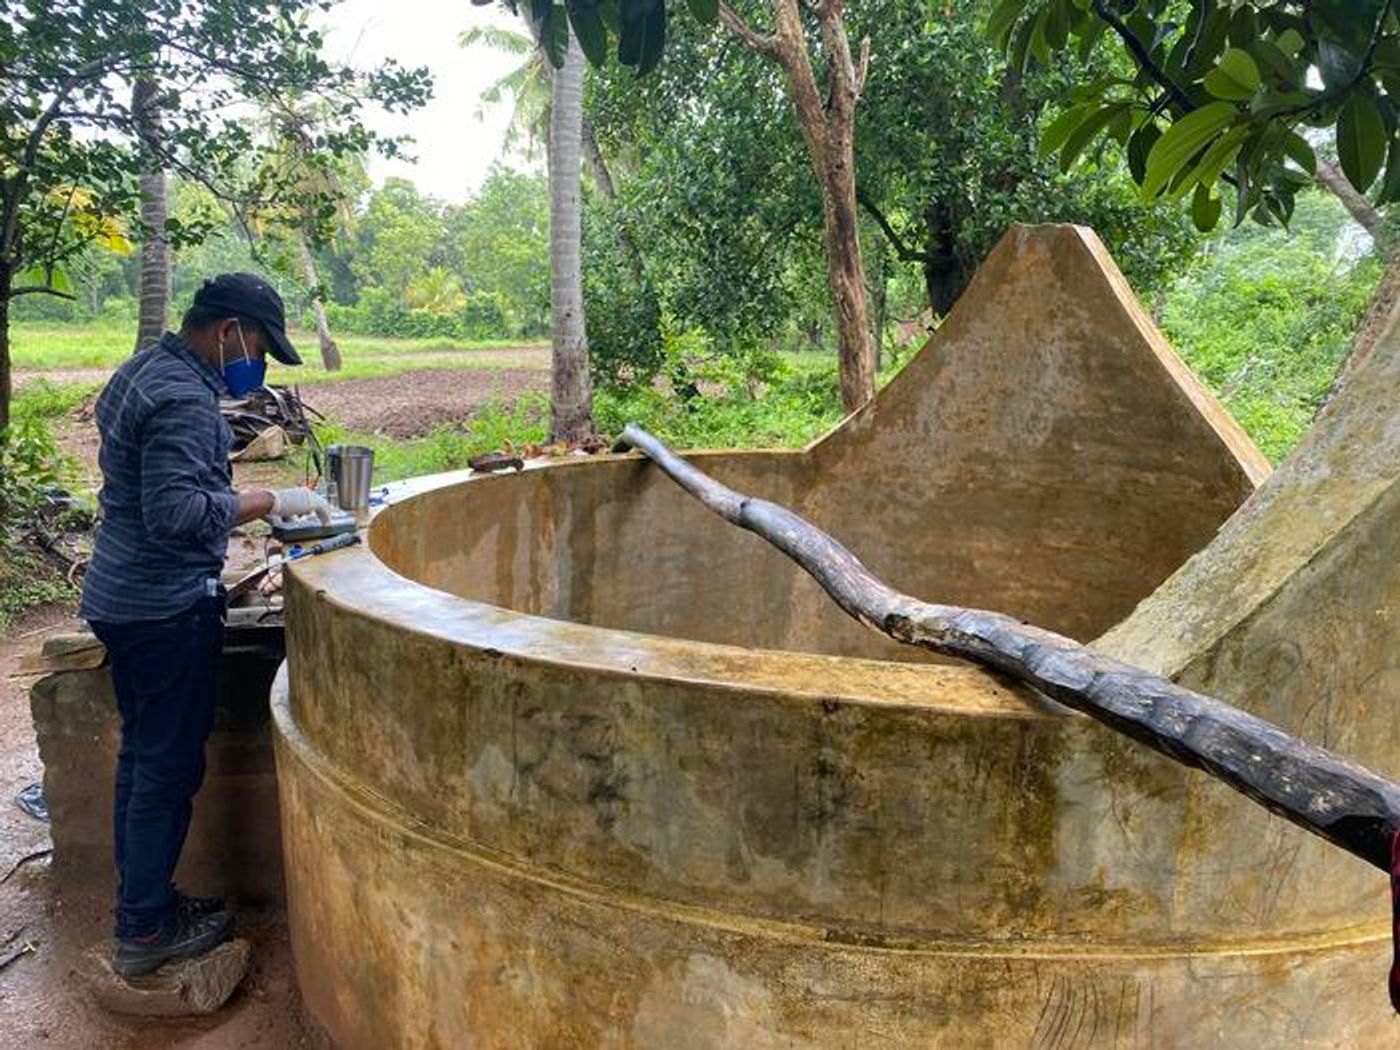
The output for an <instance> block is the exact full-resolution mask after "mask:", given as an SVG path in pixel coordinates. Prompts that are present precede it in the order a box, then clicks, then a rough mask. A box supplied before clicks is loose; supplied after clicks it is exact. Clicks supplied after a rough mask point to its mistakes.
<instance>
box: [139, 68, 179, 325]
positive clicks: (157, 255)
mask: <svg viewBox="0 0 1400 1050" xmlns="http://www.w3.org/2000/svg"><path fill="white" fill-rule="evenodd" d="M155 91H156V86H155V83H154V82H152V81H150V80H138V81H137V82H136V83H135V85H133V87H132V89H131V111H132V113H133V114H135V117H136V128H137V134H138V135H139V136H140V140H141V174H140V178H139V180H138V184H139V187H140V191H141V227H142V230H143V231H144V232H143V234H142V237H141V292H140V312H139V314H138V316H137V321H136V347H135V349H137V350H140V349H142V348H143V347H146V346H149V345H151V344H152V343H155V342H157V341H159V339H160V337H161V336H162V335H163V334H164V333H165V326H166V322H167V320H168V319H169V314H170V242H169V240H168V239H167V238H166V234H165V226H166V219H167V218H168V216H169V205H168V202H167V199H166V182H165V173H164V172H163V171H161V169H160V165H159V161H158V160H157V157H156V153H155V149H154V143H155V141H156V136H157V135H158V134H159V130H160V128H159V124H158V123H157V119H156V110H155V103H154V99H155Z"/></svg>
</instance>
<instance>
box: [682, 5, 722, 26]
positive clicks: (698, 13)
mask: <svg viewBox="0 0 1400 1050" xmlns="http://www.w3.org/2000/svg"><path fill="white" fill-rule="evenodd" d="M686 2H687V3H688V4H689V5H690V13H691V14H692V15H694V16H695V17H696V19H697V20H698V21H699V22H701V23H702V24H704V25H707V26H708V25H713V24H714V23H715V22H716V21H717V20H718V19H719V0H686Z"/></svg>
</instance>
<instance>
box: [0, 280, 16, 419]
mask: <svg viewBox="0 0 1400 1050" xmlns="http://www.w3.org/2000/svg"><path fill="white" fill-rule="evenodd" d="M13 284H14V270H13V268H12V267H11V266H10V264H9V263H8V262H6V261H4V260H3V259H0V434H3V433H4V432H5V428H6V427H8V426H9V425H10V288H11V287H12V286H13Z"/></svg>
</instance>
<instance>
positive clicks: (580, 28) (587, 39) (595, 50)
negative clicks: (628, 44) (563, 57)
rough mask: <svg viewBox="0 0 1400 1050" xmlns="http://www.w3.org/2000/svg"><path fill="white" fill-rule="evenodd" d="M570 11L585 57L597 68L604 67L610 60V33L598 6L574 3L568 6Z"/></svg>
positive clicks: (575, 34) (571, 20) (575, 33)
mask: <svg viewBox="0 0 1400 1050" xmlns="http://www.w3.org/2000/svg"><path fill="white" fill-rule="evenodd" d="M568 11H569V21H570V22H571V23H572V24H573V27H574V36H576V37H577V38H578V46H579V47H580V48H581V49H582V50H583V54H584V57H585V58H587V59H588V61H590V62H592V63H593V64H594V65H595V66H601V65H603V64H604V63H605V62H607V60H608V31H607V28H606V27H605V26H604V25H603V18H602V15H601V13H600V12H599V11H598V7H597V5H596V4H594V3H578V2H574V3H570V4H569V5H568Z"/></svg>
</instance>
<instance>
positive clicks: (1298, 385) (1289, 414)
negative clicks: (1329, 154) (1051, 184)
mask: <svg viewBox="0 0 1400 1050" xmlns="http://www.w3.org/2000/svg"><path fill="white" fill-rule="evenodd" d="M1344 223H1345V214H1344V213H1341V206H1340V205H1339V204H1337V203H1336V202H1335V201H1333V200H1332V199H1331V198H1330V197H1322V196H1321V195H1318V194H1308V195H1304V196H1300V197H1299V199H1298V210H1297V214H1296V215H1295V219H1294V223H1293V231H1292V232H1291V233H1289V232H1285V231H1283V230H1279V229H1263V228H1258V227H1244V228H1242V229H1240V230H1238V231H1235V232H1234V233H1232V234H1231V235H1229V236H1227V237H1226V238H1224V239H1223V240H1222V241H1221V242H1220V243H1219V245H1218V247H1217V248H1216V249H1215V250H1214V251H1213V252H1211V253H1210V254H1209V255H1207V256H1206V257H1205V259H1204V260H1203V261H1202V262H1200V263H1199V264H1198V265H1197V266H1196V267H1195V268H1194V269H1193V270H1192V271H1191V272H1190V273H1189V274H1187V276H1186V277H1184V278H1182V279H1181V280H1180V281H1179V282H1177V284H1176V285H1175V286H1174V287H1173V289H1172V290H1171V292H1170V293H1169V294H1168V295H1167V296H1166V298H1165V300H1164V301H1163V304H1162V328H1163V330H1164V331H1165V332H1166V334H1167V335H1168V337H1169V338H1170V339H1171V341H1172V343H1173V345H1174V346H1175V347H1176V348H1177V349H1178V350H1179V351H1180V352H1181V354H1182V356H1183V357H1184V358H1185V359H1186V360H1187V362H1188V363H1189V364H1190V365H1191V367H1192V368H1193V369H1195V371H1196V372H1197V373H1198V374H1199V375H1200V376H1201V377H1202V378H1204V379H1205V381H1206V382H1207V383H1208V384H1209V385H1210V386H1211V387H1212V388H1213V389H1214V390H1215V391H1216V393H1217V394H1218V395H1219V396H1220V398H1221V400H1222V401H1224V402H1225V405H1226V407H1228V408H1229V409H1230V411H1231V413H1232V414H1233V415H1234V416H1235V418H1236V419H1238V420H1239V422H1240V424H1241V425H1242V426H1243V427H1244V428H1245V430H1246V431H1247V432H1248V433H1249V435H1250V437H1252V438H1253V439H1254V442H1255V444H1257V445H1258V446H1259V448H1260V450H1261V451H1262V452H1263V453H1264V454H1265V455H1266V456H1268V457H1269V458H1270V459H1271V460H1273V461H1275V462H1277V461H1278V460H1279V459H1281V458H1282V457H1283V456H1284V455H1286V454H1287V453H1288V452H1289V450H1290V449H1292V448H1293V446H1294V445H1295V444H1297V442H1298V440H1299V439H1300V438H1301V437H1302V435H1303V433H1304V432H1305V431H1306V430H1307V428H1308V427H1309V426H1310V425H1311V423H1312V419H1313V416H1314V414H1315V413H1316V411H1317V409H1318V407H1319V406H1320V404H1321V403H1322V400H1323V398H1324V397H1326V395H1327V391H1328V390H1329V389H1330V388H1331V385H1332V380H1333V377H1334V375H1335V374H1336V371H1337V367H1338V365H1339V364H1340V363H1341V361H1342V359H1343V358H1344V357H1345V356H1346V353H1347V350H1348V349H1349V347H1350V345H1351V340H1352V336H1353V334H1354V333H1355V331H1356V328H1357V326H1358V324H1359V323H1360V321H1361V317H1362V316H1363V314H1364V313H1365V311H1366V307H1367V305H1368V303H1369V302H1370V299H1371V296H1372V294H1373V292H1374V290H1375V286H1376V282H1377V281H1378V280H1379V277H1380V262H1379V260H1377V259H1376V258H1374V257H1373V256H1368V257H1365V258H1363V259H1360V260H1357V259H1355V258H1352V257H1350V256H1348V255H1347V254H1346V253H1345V252H1343V251H1340V250H1339V246H1341V247H1344V246H1345V245H1346V243H1347V242H1346V240H1345V237H1344V236H1343V232H1344V231H1345V229H1346V227H1345V225H1344Z"/></svg>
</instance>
